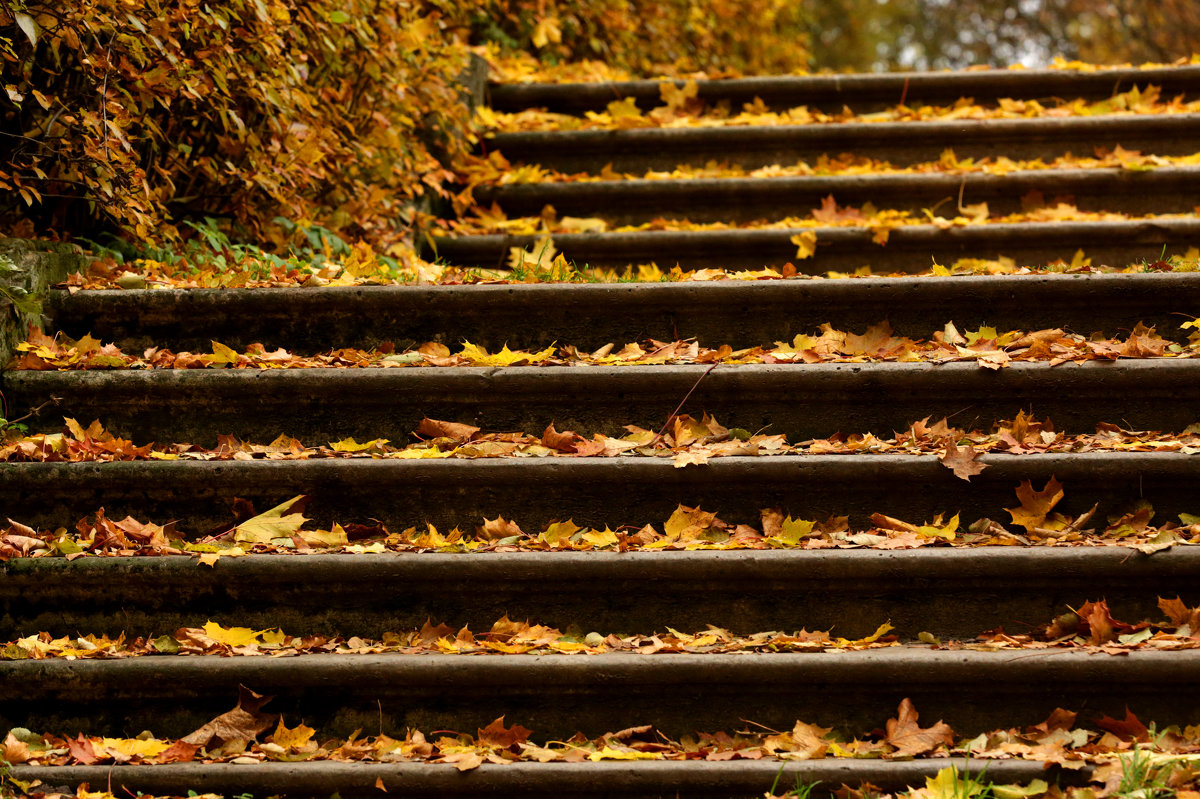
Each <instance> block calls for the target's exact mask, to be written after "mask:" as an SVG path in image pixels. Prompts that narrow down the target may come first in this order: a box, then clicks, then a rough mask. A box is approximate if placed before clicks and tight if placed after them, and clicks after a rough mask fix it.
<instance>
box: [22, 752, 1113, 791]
mask: <svg viewBox="0 0 1200 799" xmlns="http://www.w3.org/2000/svg"><path fill="white" fill-rule="evenodd" d="M955 765H956V766H957V767H958V768H959V771H960V772H961V773H964V774H974V775H977V776H980V777H982V775H983V774H985V775H986V777H987V779H988V780H991V781H995V782H996V783H1000V784H1007V783H1022V784H1026V783H1029V782H1031V781H1033V780H1035V779H1051V780H1057V781H1058V784H1061V785H1073V784H1082V783H1084V782H1086V780H1087V778H1088V776H1089V775H1090V774H1091V771H1092V770H1091V768H1090V767H1085V768H1084V769H1082V770H1078V771H1075V770H1072V771H1061V772H1060V771H1059V770H1058V769H1053V768H1052V769H1049V770H1047V769H1044V768H1043V765H1042V763H1040V762H1032V761H1021V760H995V761H982V762H981V761H978V760H974V761H971V762H970V763H958V762H956V763H955ZM946 766H947V762H946V761H945V760H909V761H903V760H890V761H884V760H851V759H844V758H839V759H833V758H830V759H825V760H808V761H795V760H792V761H776V760H735V761H728V762H723V763H718V762H706V761H703V760H700V761H696V760H692V761H628V762H600V763H594V762H583V763H513V764H511V765H506V766H490V765H484V766H483V767H481V768H479V769H474V770H472V771H466V772H461V771H459V770H458V769H456V768H455V767H454V766H452V765H428V764H425V763H340V762H336V761H321V762H309V763H260V764H258V765H241V764H238V765H231V764H207V763H206V764H199V763H175V764H169V765H162V766H127V767H120V768H115V769H114V768H112V767H111V766H49V767H35V766H15V767H14V768H12V770H11V771H12V775H13V777H14V778H15V779H18V780H32V779H40V780H42V782H43V783H45V784H47V785H68V786H77V785H79V784H80V783H85V782H86V783H88V784H90V785H91V786H92V787H93V788H94V787H95V786H97V785H104V786H105V787H107V786H109V785H111V786H112V789H113V791H120V790H127V791H129V792H131V793H135V794H137V793H152V794H159V795H162V794H171V795H176V794H178V795H183V794H185V793H186V792H187V791H188V790H195V791H197V792H211V793H218V794H225V795H232V794H236V793H239V792H244V793H253V794H256V795H264V796H265V795H268V794H271V795H274V794H278V793H284V794H285V795H287V796H289V797H307V796H312V797H320V799H325V798H326V797H328V796H330V795H332V794H334V793H337V794H339V795H341V796H344V797H351V796H354V797H357V796H371V797H378V796H379V793H380V791H379V787H378V784H377V783H378V782H379V781H382V783H383V785H384V786H385V787H387V786H391V787H390V788H389V791H395V790H396V786H397V785H399V786H402V787H403V790H404V793H403V795H404V796H415V797H439V799H440V798H441V797H454V796H465V797H475V796H506V797H507V796H530V797H609V798H610V799H611V798H612V797H622V799H662V797H671V798H672V799H675V798H677V797H686V798H687V799H729V797H753V798H754V799H760V798H761V797H762V795H763V794H764V792H766V791H767V790H769V789H770V788H771V787H772V786H773V785H777V786H779V788H778V789H779V790H780V791H783V790H786V789H788V788H791V787H793V786H796V785H808V784H811V783H820V785H818V786H817V789H816V790H815V791H814V795H815V796H827V795H831V792H832V791H833V790H835V789H836V788H838V787H839V786H840V785H842V784H843V783H848V784H851V785H855V786H857V785H859V784H862V783H865V782H866V783H870V784H872V785H874V786H876V787H878V788H879V789H880V790H882V791H890V792H897V791H900V790H902V789H903V788H904V787H906V786H909V785H923V784H924V780H925V778H926V777H932V776H933V775H934V774H936V773H937V772H938V771H939V770H940V769H942V768H946ZM985 766H986V771H984V767H985ZM981 772H982V774H981Z"/></svg>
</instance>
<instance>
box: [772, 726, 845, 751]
mask: <svg viewBox="0 0 1200 799" xmlns="http://www.w3.org/2000/svg"><path fill="white" fill-rule="evenodd" d="M832 729H833V728H832V727H818V726H817V725H815V724H805V723H804V722H803V721H797V722H796V726H795V727H793V728H792V731H791V732H785V733H779V734H778V735H768V736H767V738H766V739H765V740H764V741H763V749H765V750H766V751H768V752H771V753H773V754H776V755H778V756H779V757H782V758H785V759H790V760H818V759H820V758H823V757H825V752H826V751H827V750H828V749H829V742H828V741H826V740H825V736H826V735H828V734H829V732H830V730H832Z"/></svg>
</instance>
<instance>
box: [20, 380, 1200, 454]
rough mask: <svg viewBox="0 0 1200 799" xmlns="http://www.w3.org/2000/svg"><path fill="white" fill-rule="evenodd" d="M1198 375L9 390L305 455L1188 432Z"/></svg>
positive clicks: (154, 431) (35, 399) (1199, 394)
mask: <svg viewBox="0 0 1200 799" xmlns="http://www.w3.org/2000/svg"><path fill="white" fill-rule="evenodd" d="M1198 377H1200V361H1198V360H1191V359H1176V358H1158V359H1122V360H1119V361H1111V362H1098V361H1091V362H1085V363H1067V364H1063V365H1061V366H1050V365H1049V364H1047V363H1037V362H1031V363H1022V362H1013V363H1011V364H1009V366H1008V367H1007V368H1003V369H998V370H991V369H983V368H981V367H980V366H979V365H978V364H976V363H974V362H956V363H945V364H940V365H938V364H931V363H832V364H824V363H821V364H782V365H781V364H774V365H765V364H764V365H757V364H747V365H733V366H725V367H722V366H717V367H716V368H712V369H710V367H708V366H705V365H703V364H700V365H680V366H653V367H647V368H642V367H636V366H616V367H599V366H597V367H592V366H561V367H547V368H538V367H519V366H518V367H434V368H394V369H387V368H364V369H286V370H284V369H271V370H249V369H239V370H215V369H213V370H189V369H175V370H151V371H134V370H120V371H68V372H49V371H45V372H33V371H9V372H6V373H5V374H4V375H3V387H4V393H5V396H6V398H7V401H8V407H9V408H10V409H11V412H12V413H13V414H14V417H15V416H17V415H20V414H22V413H24V412H26V411H27V410H31V409H33V408H37V407H39V406H41V405H42V404H43V403H49V404H50V407H49V408H47V409H46V410H44V411H43V412H42V414H41V416H40V417H38V418H37V419H36V420H34V421H33V424H34V426H35V427H41V428H44V429H49V430H57V429H58V428H59V421H58V420H59V419H60V418H61V417H63V416H67V417H74V418H76V419H79V420H81V421H83V422H84V423H86V422H89V421H91V420H92V419H97V418H98V419H100V420H101V421H102V422H103V424H104V425H105V426H106V428H107V429H108V430H110V431H111V432H113V433H114V434H117V435H120V436H123V437H126V438H130V437H133V438H136V439H137V443H138V444H143V443H149V442H151V441H159V442H164V443H172V442H187V443H193V444H200V445H203V446H209V447H211V446H214V445H215V444H216V440H217V436H218V435H235V436H237V437H239V438H242V439H249V440H253V441H255V442H257V443H264V444H265V443H269V442H270V441H271V440H273V439H274V438H275V437H276V436H278V435H280V434H286V435H289V436H292V437H294V438H299V439H300V440H301V441H303V442H305V443H309V444H325V443H329V442H332V441H340V440H342V439H343V438H345V437H347V436H353V437H355V438H356V439H359V440H368V441H369V440H371V439H373V438H380V437H382V438H388V439H391V440H394V441H407V440H408V436H409V434H410V433H411V432H412V431H413V430H415V429H416V428H417V426H418V425H419V424H420V422H421V419H422V418H424V417H429V418H432V419H444V420H447V421H455V422H463V423H468V424H474V425H476V426H478V427H482V428H484V429H486V430H489V431H502V432H507V431H514V430H522V431H525V432H530V433H538V434H540V433H541V432H542V431H543V430H545V429H546V427H547V426H548V425H549V424H551V423H554V424H555V425H556V426H557V428H558V429H559V430H565V429H570V430H576V431H579V432H581V433H584V434H585V435H588V436H590V435H591V434H592V433H597V432H599V433H604V434H606V435H614V434H619V435H623V433H622V432H621V430H622V427H623V425H627V424H635V425H639V426H641V427H645V428H649V429H654V430H657V429H659V428H660V427H661V426H662V425H663V424H665V423H666V421H667V419H668V418H669V416H670V415H671V414H672V413H673V412H677V411H676V409H677V408H678V407H679V405H680V403H681V402H682V401H683V400H684V399H685V398H687V401H686V402H685V403H684V407H683V408H682V412H685V413H690V414H692V415H693V416H697V417H699V416H700V414H701V412H708V413H710V414H712V415H714V416H715V417H717V418H718V419H720V420H721V422H722V423H723V424H725V425H727V426H729V427H740V428H743V429H746V430H751V431H755V430H760V429H761V430H764V431H766V432H769V433H772V434H775V433H784V434H786V435H788V437H789V439H790V440H792V441H802V440H805V439H808V438H824V437H827V436H830V435H832V434H833V433H836V432H839V431H841V432H843V433H865V432H872V433H876V434H880V435H883V434H890V433H892V432H893V431H896V430H905V429H907V427H908V426H909V425H910V424H911V423H912V422H914V421H916V420H918V419H922V418H924V417H926V416H931V417H933V418H934V419H935V420H936V419H939V418H941V417H944V416H946V417H950V416H952V417H954V423H955V424H956V425H958V426H960V427H962V428H964V429H974V428H988V427H990V426H991V425H992V423H993V422H995V421H996V420H999V419H1012V418H1014V417H1015V416H1016V415H1017V413H1018V412H1019V411H1021V410H1024V411H1026V412H1029V411H1031V410H1032V412H1033V413H1034V414H1035V415H1036V416H1037V417H1039V418H1043V417H1049V418H1050V419H1051V420H1052V421H1053V422H1054V424H1055V425H1056V427H1057V429H1059V430H1064V431H1067V432H1085V433H1090V432H1093V431H1094V430H1095V426H1096V424H1097V423H1099V422H1112V421H1114V420H1119V423H1120V424H1122V425H1125V426H1126V427H1127V428H1128V429H1134V430H1168V431H1180V430H1183V428H1185V427H1186V426H1187V425H1189V424H1191V423H1192V422H1194V421H1196V412H1195V407H1196V403H1197V402H1198V401H1200V379H1198ZM689 392H691V395H690V397H689V396H688V393H689ZM884 397H886V398H887V400H886V402H881V401H880V399H881V398H884ZM581 398H587V401H586V402H581V401H580V399H581ZM364 437H365V438H364Z"/></svg>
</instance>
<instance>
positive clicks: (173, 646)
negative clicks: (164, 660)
mask: <svg viewBox="0 0 1200 799" xmlns="http://www.w3.org/2000/svg"><path fill="white" fill-rule="evenodd" d="M151 644H152V645H153V646H154V648H155V649H157V650H158V651H159V652H162V653H164V654H167V655H174V654H175V653H176V652H178V651H179V642H178V641H176V640H175V639H174V638H172V637H171V636H169V635H160V636H159V637H158V638H155V639H154V640H153V641H152V642H151Z"/></svg>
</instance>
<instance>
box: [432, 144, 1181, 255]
mask: <svg viewBox="0 0 1200 799" xmlns="http://www.w3.org/2000/svg"><path fill="white" fill-rule="evenodd" d="M1197 130H1200V124H1198V125H1197ZM1198 149H1200V148H1198ZM807 230H811V231H812V232H814V233H816V234H817V249H816V252H815V254H814V255H813V256H812V257H810V258H807V259H805V260H801V261H797V260H796V245H795V244H793V243H792V241H791V238H792V236H795V235H797V234H798V233H803V232H806V230H802V229H799V228H783V229H761V228H760V229H734V230H686V231H674V230H647V231H638V232H634V233H563V234H556V235H555V236H554V246H555V247H557V248H558V249H559V250H560V251H561V252H562V253H563V255H564V257H566V258H567V259H568V260H569V261H571V262H572V263H574V264H576V265H577V266H579V267H580V268H583V267H584V266H585V265H586V266H611V267H619V268H624V267H625V266H626V265H627V264H648V263H651V262H654V263H657V264H659V265H660V266H661V267H662V268H663V269H664V270H665V269H669V268H670V267H672V266H674V265H675V264H679V265H681V266H683V267H684V268H685V269H695V268H700V267H718V268H738V269H761V268H763V267H764V266H776V267H779V266H782V265H783V264H785V263H794V265H795V266H796V268H797V269H799V270H800V271H802V272H805V273H807V274H813V275H820V274H824V273H825V272H827V271H830V270H835V271H844V272H846V271H849V272H852V271H854V270H855V269H858V268H859V267H861V266H869V267H871V268H872V269H873V270H874V271H875V272H877V273H885V274H886V273H892V272H897V273H906V272H907V273H914V272H917V273H919V272H927V271H928V270H929V267H930V263H931V260H932V261H933V262H936V263H939V264H942V265H944V266H949V265H951V264H953V263H954V262H955V261H956V260H958V259H959V258H996V257H999V256H1007V257H1009V258H1012V259H1014V260H1015V261H1016V262H1017V263H1018V264H1019V265H1022V266H1040V265H1043V264H1047V263H1050V262H1052V261H1055V260H1064V261H1066V262H1068V263H1069V262H1070V261H1071V258H1072V256H1074V254H1075V252H1076V251H1077V250H1080V249H1082V250H1084V252H1085V254H1086V255H1087V256H1088V257H1090V258H1091V259H1092V262H1093V263H1095V264H1097V265H1101V264H1106V265H1108V266H1126V265H1128V264H1134V263H1138V262H1141V261H1145V262H1146V263H1153V262H1154V261H1157V260H1158V259H1159V258H1160V257H1161V256H1162V254H1163V251H1164V250H1165V251H1166V252H1167V254H1172V253H1180V254H1182V253H1183V252H1184V251H1185V250H1186V249H1187V248H1189V247H1193V246H1196V244H1197V242H1200V221H1198V220H1197V219H1196V218H1195V217H1190V216H1181V217H1178V218H1174V219H1170V218H1163V219H1154V220H1135V221H1128V222H1039V223H1036V224H1035V223H1025V224H1009V223H995V224H986V225H969V226H966V227H953V228H950V229H948V230H942V229H941V228H938V227H936V226H935V225H906V226H904V227H900V228H896V229H894V230H892V231H891V234H890V235H889V236H888V241H887V244H886V245H883V246H880V245H879V244H877V243H876V242H875V241H874V239H873V235H874V234H873V233H872V232H871V230H869V229H868V228H853V227H840V228H839V227H831V228H809V229H807ZM535 240H536V237H534V236H506V235H499V234H495V235H482V236H463V237H460V238H439V239H435V240H434V244H435V245H436V250H437V255H438V256H439V257H441V258H444V259H446V260H447V261H449V262H451V263H455V264H461V265H464V266H472V267H479V268H494V267H496V266H497V265H502V264H503V263H504V261H505V260H506V259H507V257H508V252H509V248H511V247H528V246H531V245H533V244H534V243H535Z"/></svg>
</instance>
